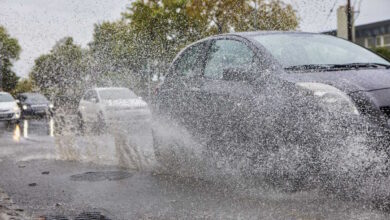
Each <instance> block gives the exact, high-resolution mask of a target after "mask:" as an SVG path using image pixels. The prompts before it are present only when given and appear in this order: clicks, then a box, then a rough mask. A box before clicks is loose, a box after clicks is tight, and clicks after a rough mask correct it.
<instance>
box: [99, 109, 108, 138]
mask: <svg viewBox="0 0 390 220" xmlns="http://www.w3.org/2000/svg"><path fill="white" fill-rule="evenodd" d="M106 129H107V124H106V120H105V119H104V116H103V113H102V112H100V113H99V114H98V117H97V124H96V131H97V133H99V134H102V133H104V132H105V131H106Z"/></svg>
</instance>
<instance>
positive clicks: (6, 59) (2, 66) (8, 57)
mask: <svg viewBox="0 0 390 220" xmlns="http://www.w3.org/2000/svg"><path fill="white" fill-rule="evenodd" d="M20 51H21V47H20V46H19V43H18V40H17V39H15V38H12V37H11V36H10V35H9V34H8V33H7V30H6V29H5V28H4V27H3V26H0V73H1V78H0V79H1V82H0V89H1V88H2V89H3V90H4V91H7V92H11V91H12V90H13V89H14V88H15V86H16V84H17V82H18V80H19V77H18V76H16V74H15V72H13V71H12V66H13V64H12V63H13V62H14V61H15V60H17V59H19V54H20Z"/></svg>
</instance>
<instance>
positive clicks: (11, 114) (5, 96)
mask: <svg viewBox="0 0 390 220" xmlns="http://www.w3.org/2000/svg"><path fill="white" fill-rule="evenodd" d="M19 119H20V108H19V107H18V104H17V101H16V100H15V99H14V98H13V97H12V95H11V94H9V93H7V92H0V121H6V122H9V123H16V122H19Z"/></svg>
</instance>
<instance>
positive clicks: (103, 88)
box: [94, 87, 128, 91]
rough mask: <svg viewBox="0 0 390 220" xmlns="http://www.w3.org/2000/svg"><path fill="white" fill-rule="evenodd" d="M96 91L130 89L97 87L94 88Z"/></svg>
mask: <svg viewBox="0 0 390 220" xmlns="http://www.w3.org/2000/svg"><path fill="white" fill-rule="evenodd" d="M94 89H95V90H96V91H102V90H116V89H128V88H126V87H96V88H94Z"/></svg>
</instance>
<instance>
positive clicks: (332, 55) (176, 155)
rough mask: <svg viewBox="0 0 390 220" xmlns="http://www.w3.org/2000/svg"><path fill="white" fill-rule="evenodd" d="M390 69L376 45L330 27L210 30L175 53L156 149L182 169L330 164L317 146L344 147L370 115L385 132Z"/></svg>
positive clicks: (291, 172) (309, 169) (297, 176)
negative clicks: (326, 31)
mask: <svg viewBox="0 0 390 220" xmlns="http://www.w3.org/2000/svg"><path fill="white" fill-rule="evenodd" d="M389 68H390V63H389V62H388V61H387V60H385V59H384V58H382V57H380V56H378V55H376V54H374V53H373V52H371V51H369V50H367V49H365V48H363V47H360V46H358V45H356V44H353V43H351V42H348V41H346V40H343V39H340V38H336V37H333V36H328V35H321V34H312V33H296V32H248V33H234V34H225V35H219V36H213V37H209V38H206V39H203V40H201V41H198V42H196V43H193V44H191V45H189V46H188V47H186V48H185V49H183V50H182V51H181V52H180V53H179V54H178V55H177V57H176V58H175V59H174V61H173V63H172V64H171V67H170V69H169V71H168V72H167V73H166V77H165V80H164V82H163V83H162V84H161V85H160V87H159V88H158V89H157V94H156V96H155V98H154V100H153V105H152V106H153V107H152V112H153V118H154V120H153V121H155V123H156V124H155V125H153V138H154V143H155V144H154V148H155V152H156V158H157V160H158V161H159V162H160V164H161V165H162V166H163V167H166V168H167V169H170V170H171V171H172V170H173V171H174V172H181V170H182V169H185V168H187V169H188V170H194V169H197V170H202V169H201V168H194V167H195V165H194V164H197V165H199V166H206V167H205V168H204V169H203V170H206V171H207V170H212V169H209V168H207V166H208V165H210V164H211V165H213V166H215V167H217V168H220V167H221V164H224V163H226V164H228V165H226V166H225V167H241V168H240V169H241V171H243V172H244V173H245V172H252V171H249V170H255V171H253V172H257V174H259V175H260V174H261V175H264V176H267V175H270V176H272V177H275V176H278V175H279V176H281V177H283V178H284V180H285V182H288V180H291V179H293V180H294V181H305V180H307V179H309V178H308V176H310V175H309V174H310V173H315V172H316V171H317V172H318V170H321V169H324V167H327V166H326V165H323V164H321V163H322V162H323V161H326V160H327V158H326V157H325V156H324V157H323V158H322V159H321V158H320V153H319V152H320V151H327V150H329V152H331V150H330V149H337V148H339V149H342V148H341V145H342V144H345V143H346V142H347V140H350V139H348V135H349V134H352V133H353V132H352V131H353V129H352V128H356V130H359V129H364V128H360V125H362V126H361V127H363V124H365V123H366V121H367V123H369V124H370V125H372V126H373V127H375V128H377V131H380V132H384V134H386V132H387V129H388V128H389V124H390V123H389V119H390V70H389ZM348 121H350V124H349V123H348ZM333 138H338V139H337V140H335V141H332V139H333ZM375 145H376V148H378V149H379V148H381V147H380V146H379V145H378V144H375ZM383 146H386V144H384V145H383ZM387 146H388V145H387ZM326 155H328V156H329V155H332V153H329V154H326ZM204 158H206V159H204ZM276 158H279V159H276ZM329 160H330V159H329ZM329 160H328V161H329ZM335 161H336V160H335ZM336 162H337V161H336ZM207 164H208V165H207ZM328 167H329V166H328ZM329 173H332V172H331V171H329ZM257 174H256V175H253V174H252V175H251V176H257Z"/></svg>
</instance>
